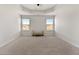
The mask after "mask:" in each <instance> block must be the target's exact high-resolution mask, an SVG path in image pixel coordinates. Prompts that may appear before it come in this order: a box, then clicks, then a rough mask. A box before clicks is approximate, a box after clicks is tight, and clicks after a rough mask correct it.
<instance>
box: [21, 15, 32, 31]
mask: <svg viewBox="0 0 79 59" xmlns="http://www.w3.org/2000/svg"><path fill="white" fill-rule="evenodd" d="M23 19H29V25H28V26H29V30H23V21H22V20H23ZM30 30H31V19H30V18H22V16H21V32H22V31H30Z"/></svg>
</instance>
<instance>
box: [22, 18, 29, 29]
mask: <svg viewBox="0 0 79 59" xmlns="http://www.w3.org/2000/svg"><path fill="white" fill-rule="evenodd" d="M22 30H30V19H22Z"/></svg>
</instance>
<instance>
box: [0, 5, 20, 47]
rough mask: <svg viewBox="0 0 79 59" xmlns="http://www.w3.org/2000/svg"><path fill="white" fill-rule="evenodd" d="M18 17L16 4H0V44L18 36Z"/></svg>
mask: <svg viewBox="0 0 79 59" xmlns="http://www.w3.org/2000/svg"><path fill="white" fill-rule="evenodd" d="M18 19H19V16H18V14H17V6H16V5H5V4H4V5H0V46H3V45H5V44H7V43H8V42H9V41H11V40H13V39H14V38H15V37H16V36H18V32H19V28H18V26H19V22H18V21H19V20H18Z"/></svg>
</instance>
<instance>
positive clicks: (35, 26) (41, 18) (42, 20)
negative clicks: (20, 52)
mask: <svg viewBox="0 0 79 59" xmlns="http://www.w3.org/2000/svg"><path fill="white" fill-rule="evenodd" d="M22 18H26V19H30V20H31V24H30V26H31V29H30V31H24V32H22V33H23V34H24V35H32V31H38V32H40V31H44V32H45V35H49V34H50V35H51V34H53V31H47V30H46V19H49V18H52V19H53V18H54V17H53V15H24V16H22Z"/></svg>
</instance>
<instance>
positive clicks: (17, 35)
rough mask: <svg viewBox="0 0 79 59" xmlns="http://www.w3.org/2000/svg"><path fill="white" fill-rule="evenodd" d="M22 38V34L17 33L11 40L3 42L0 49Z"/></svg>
mask: <svg viewBox="0 0 79 59" xmlns="http://www.w3.org/2000/svg"><path fill="white" fill-rule="evenodd" d="M19 36H20V33H16V34H15V35H13V36H12V37H11V38H10V39H9V40H7V41H5V42H3V43H2V44H0V47H3V46H5V45H7V44H9V43H10V42H12V41H13V40H15V39H17V38H18V37H19Z"/></svg>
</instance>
